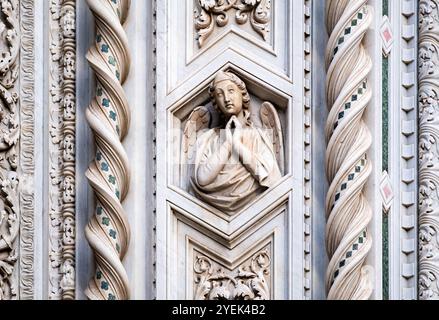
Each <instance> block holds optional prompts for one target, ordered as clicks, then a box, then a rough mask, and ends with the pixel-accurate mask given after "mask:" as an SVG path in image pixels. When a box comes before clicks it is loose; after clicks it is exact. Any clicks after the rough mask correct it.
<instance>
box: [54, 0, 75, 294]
mask: <svg viewBox="0 0 439 320" xmlns="http://www.w3.org/2000/svg"><path fill="white" fill-rule="evenodd" d="M75 7H76V2H75V0H52V1H51V3H50V18H51V20H50V33H49V36H50V53H51V60H50V61H49V65H50V67H49V70H50V73H49V87H50V93H51V99H50V100H49V120H50V128H49V133H50V140H49V153H50V155H49V161H50V166H49V168H50V169H49V179H50V184H49V210H50V211H49V216H50V223H49V246H50V248H49V250H50V252H49V259H50V261H49V292H48V296H49V298H50V299H74V298H75V131H76V130H75V119H76V115H75V114H76V101H75V98H76V97H75V87H76V85H75V84H76V82H75V74H76V71H75V62H76V52H75V50H76V49H75V48H76V34H75V31H76V26H75V24H76V21H75Z"/></svg>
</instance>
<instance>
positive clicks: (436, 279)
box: [418, 0, 439, 300]
mask: <svg viewBox="0 0 439 320" xmlns="http://www.w3.org/2000/svg"><path fill="white" fill-rule="evenodd" d="M438 5H439V2H438V1H437V0H422V1H420V3H419V52H418V57H419V64H418V73H419V74H418V79H419V92H418V95H419V96H418V104H419V298H420V299H423V300H436V299H439V272H438V271H437V270H438V265H439V211H438V208H439V189H438V186H439V130H438V125H439V95H438V93H439V84H438V82H437V76H438V74H439V28H438V24H439V7H438Z"/></svg>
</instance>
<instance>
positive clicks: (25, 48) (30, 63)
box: [19, 0, 35, 300]
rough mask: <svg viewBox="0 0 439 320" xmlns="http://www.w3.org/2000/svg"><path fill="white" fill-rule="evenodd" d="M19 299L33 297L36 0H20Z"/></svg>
mask: <svg viewBox="0 0 439 320" xmlns="http://www.w3.org/2000/svg"><path fill="white" fill-rule="evenodd" d="M19 3H20V29H21V47H20V129H21V130H20V156H19V159H20V160H19V180H20V199H19V200H20V253H19V254H20V264H19V265H20V271H19V272H20V274H19V278H20V299H22V300H27V299H33V297H34V243H33V242H34V241H33V240H34V208H35V196H34V190H33V179H34V173H35V161H34V155H35V154H34V141H35V139H34V111H35V110H34V106H35V94H34V82H35V74H34V66H35V64H34V60H35V53H34V13H35V11H34V0H20V1H19Z"/></svg>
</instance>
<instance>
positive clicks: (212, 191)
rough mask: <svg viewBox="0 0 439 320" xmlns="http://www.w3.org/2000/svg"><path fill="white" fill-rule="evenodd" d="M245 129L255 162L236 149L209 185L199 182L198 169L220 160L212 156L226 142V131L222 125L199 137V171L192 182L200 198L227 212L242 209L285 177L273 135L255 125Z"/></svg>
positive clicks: (245, 136)
mask: <svg viewBox="0 0 439 320" xmlns="http://www.w3.org/2000/svg"><path fill="white" fill-rule="evenodd" d="M241 132H242V135H243V139H242V141H243V144H244V145H245V146H246V147H247V149H248V150H249V151H250V153H251V155H252V159H251V161H252V162H253V165H252V166H249V165H247V166H246V165H244V164H243V163H242V162H241V160H240V159H239V158H238V156H237V155H236V153H233V152H232V153H231V154H230V156H229V158H228V160H227V162H226V163H225V165H224V167H223V168H222V170H221V171H220V172H219V174H218V175H217V176H216V177H215V179H214V180H213V181H212V182H211V183H208V184H207V185H202V184H200V183H199V181H198V169H199V167H200V166H209V162H212V161H215V160H216V161H219V159H214V158H212V157H215V155H214V154H215V153H216V151H218V150H219V149H220V147H221V145H222V144H223V142H224V135H225V133H224V132H223V133H221V130H220V129H219V128H215V129H210V130H208V131H207V132H205V133H204V134H202V135H200V136H199V137H198V139H197V156H196V161H195V172H194V177H193V178H192V179H191V185H192V187H193V190H194V192H195V194H196V195H197V196H198V197H199V198H200V199H202V200H204V201H205V202H207V203H209V204H211V205H212V206H214V207H216V208H218V209H219V210H221V211H223V212H225V213H227V214H233V213H236V212H238V211H240V210H241V209H243V208H244V207H245V206H246V205H247V204H249V203H250V202H251V201H253V200H254V198H255V197H256V196H258V195H259V194H261V193H262V192H263V191H264V190H265V189H266V188H270V187H271V186H273V185H274V184H275V183H276V182H277V181H279V180H280V179H281V172H280V169H279V165H278V163H277V160H276V156H275V153H274V151H273V149H274V148H273V143H272V141H271V139H270V138H269V135H268V134H267V133H266V132H264V131H263V130H261V129H259V128H255V127H254V126H248V127H246V129H243V130H241ZM221 135H223V136H221ZM254 168H256V170H253V169H254ZM251 171H254V172H251Z"/></svg>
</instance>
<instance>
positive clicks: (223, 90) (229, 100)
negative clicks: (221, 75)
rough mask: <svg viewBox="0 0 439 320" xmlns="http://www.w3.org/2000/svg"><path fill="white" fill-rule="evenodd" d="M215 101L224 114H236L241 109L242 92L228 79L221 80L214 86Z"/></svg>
mask: <svg viewBox="0 0 439 320" xmlns="http://www.w3.org/2000/svg"><path fill="white" fill-rule="evenodd" d="M214 95H215V101H216V104H217V106H218V107H219V108H220V110H221V112H222V113H224V114H225V115H226V116H237V115H238V114H239V113H240V112H241V110H242V93H241V90H239V88H238V86H237V85H236V84H234V83H233V82H232V81H230V80H225V81H221V82H219V83H217V84H216V86H215V92H214Z"/></svg>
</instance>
